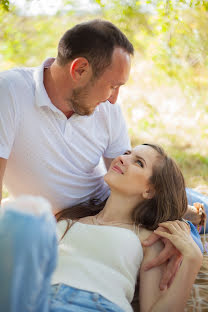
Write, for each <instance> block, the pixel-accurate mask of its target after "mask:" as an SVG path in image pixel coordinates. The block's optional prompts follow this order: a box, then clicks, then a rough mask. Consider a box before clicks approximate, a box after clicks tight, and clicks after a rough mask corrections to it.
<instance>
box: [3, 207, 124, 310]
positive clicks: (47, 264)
mask: <svg viewBox="0 0 208 312" xmlns="http://www.w3.org/2000/svg"><path fill="white" fill-rule="evenodd" d="M0 255H1V256H0V281H1V291H0V311H2V312H64V311H71V312H75V311H76V312H81V311H83V312H84V311H86V312H87V311H89V312H90V311H92V312H94V311H103V312H105V311H106V312H122V310H121V308H119V307H118V306H117V305H115V304H113V303H111V302H110V301H108V300H107V299H105V298H103V297H102V296H101V295H99V294H97V293H91V292H87V291H83V290H78V289H75V288H72V287H69V286H66V285H62V284H60V285H54V286H51V276H52V273H53V271H54V269H55V266H56V260H57V238H56V222H55V219H54V217H53V215H52V214H51V213H46V214H43V215H40V216H35V215H32V214H29V213H27V214H26V213H22V212H19V211H18V212H17V211H15V210H7V211H6V212H5V213H4V214H3V215H2V216H0Z"/></svg>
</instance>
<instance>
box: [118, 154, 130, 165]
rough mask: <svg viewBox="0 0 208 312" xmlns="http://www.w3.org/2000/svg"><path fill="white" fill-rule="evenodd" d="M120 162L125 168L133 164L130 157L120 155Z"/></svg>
mask: <svg viewBox="0 0 208 312" xmlns="http://www.w3.org/2000/svg"><path fill="white" fill-rule="evenodd" d="M118 160H119V161H120V163H121V164H122V165H123V166H128V165H129V164H130V163H131V159H130V155H120V156H119V157H118Z"/></svg>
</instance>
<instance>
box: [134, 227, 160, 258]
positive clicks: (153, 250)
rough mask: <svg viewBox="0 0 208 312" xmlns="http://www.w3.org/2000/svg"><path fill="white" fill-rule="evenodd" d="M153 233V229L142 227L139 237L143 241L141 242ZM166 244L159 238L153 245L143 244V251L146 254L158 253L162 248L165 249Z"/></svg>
mask: <svg viewBox="0 0 208 312" xmlns="http://www.w3.org/2000/svg"><path fill="white" fill-rule="evenodd" d="M152 233H154V231H153V230H147V229H145V228H144V227H140V230H139V239H140V241H141V243H142V242H143V241H144V240H146V239H147V238H148V237H149V236H150V235H151V234H152ZM163 247H164V245H163V243H162V241H161V240H160V239H159V240H157V241H156V242H155V243H154V244H153V245H151V246H149V247H144V246H143V251H144V254H147V251H148V254H149V256H150V257H151V256H153V255H155V256H156V255H157V254H158V253H159V252H160V251H161V250H162V249H163Z"/></svg>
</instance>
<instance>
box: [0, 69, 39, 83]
mask: <svg viewBox="0 0 208 312" xmlns="http://www.w3.org/2000/svg"><path fill="white" fill-rule="evenodd" d="M34 70H35V68H34V67H16V68H12V69H9V70H6V71H3V72H0V84H1V85H3V86H4V87H7V88H10V87H11V86H15V85H17V86H18V87H21V85H22V86H25V84H26V85H28V84H31V82H32V81H33V73H34Z"/></svg>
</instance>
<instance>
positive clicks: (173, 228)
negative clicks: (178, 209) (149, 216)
mask: <svg viewBox="0 0 208 312" xmlns="http://www.w3.org/2000/svg"><path fill="white" fill-rule="evenodd" d="M159 225H160V226H162V227H164V228H166V229H167V230H168V231H169V232H170V233H172V234H177V231H179V230H180V229H181V228H180V226H179V225H178V224H177V222H176V221H167V222H163V223H160V224H159Z"/></svg>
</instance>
